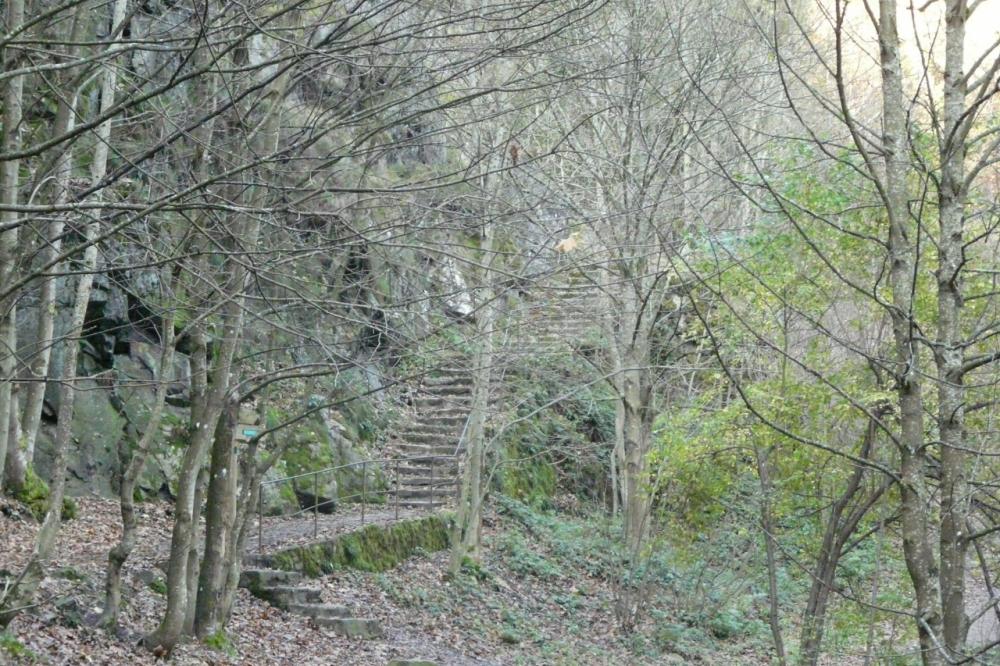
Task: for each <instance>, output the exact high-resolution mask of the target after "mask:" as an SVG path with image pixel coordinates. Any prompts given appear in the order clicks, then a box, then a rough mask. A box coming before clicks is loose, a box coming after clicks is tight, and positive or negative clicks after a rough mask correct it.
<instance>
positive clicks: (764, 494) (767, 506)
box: [754, 447, 788, 666]
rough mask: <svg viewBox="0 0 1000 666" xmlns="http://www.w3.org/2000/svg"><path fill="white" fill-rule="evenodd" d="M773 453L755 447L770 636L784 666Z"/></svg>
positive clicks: (785, 659)
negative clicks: (775, 528)
mask: <svg viewBox="0 0 1000 666" xmlns="http://www.w3.org/2000/svg"><path fill="white" fill-rule="evenodd" d="M773 452H774V449H773V448H771V449H769V450H767V451H766V452H762V451H761V450H760V449H759V448H758V447H754V453H755V455H756V458H757V476H758V478H759V479H760V492H761V500H760V526H761V529H762V530H763V531H764V553H765V555H766V556H767V597H768V618H767V620H768V624H769V625H770V627H771V639H772V641H773V642H774V652H775V655H776V656H777V658H778V664H779V665H780V666H785V664H786V663H788V657H787V656H786V654H785V641H784V638H783V637H782V633H781V614H780V611H781V609H780V607H779V604H778V602H779V599H778V563H777V556H776V555H775V550H776V549H775V536H774V521H773V520H772V514H771V492H772V490H773V486H772V485H771V473H770V469H771V468H770V464H771V462H770V457H771V454H772V453H773Z"/></svg>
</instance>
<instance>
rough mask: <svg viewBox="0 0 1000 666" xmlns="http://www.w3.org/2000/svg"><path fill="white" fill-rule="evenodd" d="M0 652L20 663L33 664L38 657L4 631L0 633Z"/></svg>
mask: <svg viewBox="0 0 1000 666" xmlns="http://www.w3.org/2000/svg"><path fill="white" fill-rule="evenodd" d="M0 651H2V652H6V653H7V654H8V655H9V656H10V657H12V658H13V659H18V660H21V661H26V662H33V661H35V660H36V659H38V655H36V654H35V653H34V652H32V651H31V650H29V649H28V648H27V647H25V646H24V643H22V642H21V641H19V640H17V638H15V637H14V635H13V634H11V633H9V632H6V631H2V632H0Z"/></svg>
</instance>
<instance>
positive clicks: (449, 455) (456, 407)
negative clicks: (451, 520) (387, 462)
mask: <svg viewBox="0 0 1000 666" xmlns="http://www.w3.org/2000/svg"><path fill="white" fill-rule="evenodd" d="M471 400H472V376H471V375H470V374H469V371H468V370H467V369H466V368H461V367H458V366H457V365H455V364H452V366H451V367H447V368H442V369H440V370H438V371H437V374H436V376H434V377H428V378H426V379H425V380H424V381H423V383H422V384H421V386H420V390H419V392H418V394H417V397H416V398H415V399H414V402H413V405H414V407H415V408H416V411H417V415H416V418H415V419H414V421H413V422H412V423H411V424H410V425H409V426H408V427H407V429H406V430H404V431H403V432H401V433H400V438H401V439H402V443H401V444H398V445H397V446H396V449H397V451H398V453H399V454H400V455H401V456H402V457H404V458H406V460H405V461H404V462H402V463H400V465H399V468H398V470H391V473H392V474H393V475H394V476H395V477H396V478H397V479H398V487H397V488H395V489H393V490H392V491H391V492H392V493H398V501H399V506H402V507H409V508H424V509H435V508H438V507H441V506H444V505H445V504H446V503H447V502H448V501H449V500H450V499H451V498H453V497H454V496H455V493H456V491H457V484H458V460H459V458H460V456H461V453H462V451H461V449H460V448H459V442H460V440H461V437H462V430H463V428H464V427H465V422H466V419H467V418H468V416H469V403H470V402H471Z"/></svg>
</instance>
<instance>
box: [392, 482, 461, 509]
mask: <svg viewBox="0 0 1000 666" xmlns="http://www.w3.org/2000/svg"><path fill="white" fill-rule="evenodd" d="M389 494H390V495H396V494H397V492H396V491H395V490H393V491H391V492H390V493H389ZM454 494H455V489H454V484H452V487H451V488H448V487H445V488H434V491H433V492H431V489H430V488H426V489H425V488H400V489H399V492H398V495H399V505H400V506H405V505H406V502H407V500H430V499H435V500H443V499H444V498H446V497H451V496H452V495H454Z"/></svg>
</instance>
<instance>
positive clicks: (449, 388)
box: [424, 384, 472, 396]
mask: <svg viewBox="0 0 1000 666" xmlns="http://www.w3.org/2000/svg"><path fill="white" fill-rule="evenodd" d="M424 390H425V391H426V392H427V393H429V394H431V395H435V396H464V395H469V394H471V393H472V385H471V384H469V385H465V384H441V385H439V386H427V387H425V388H424Z"/></svg>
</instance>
